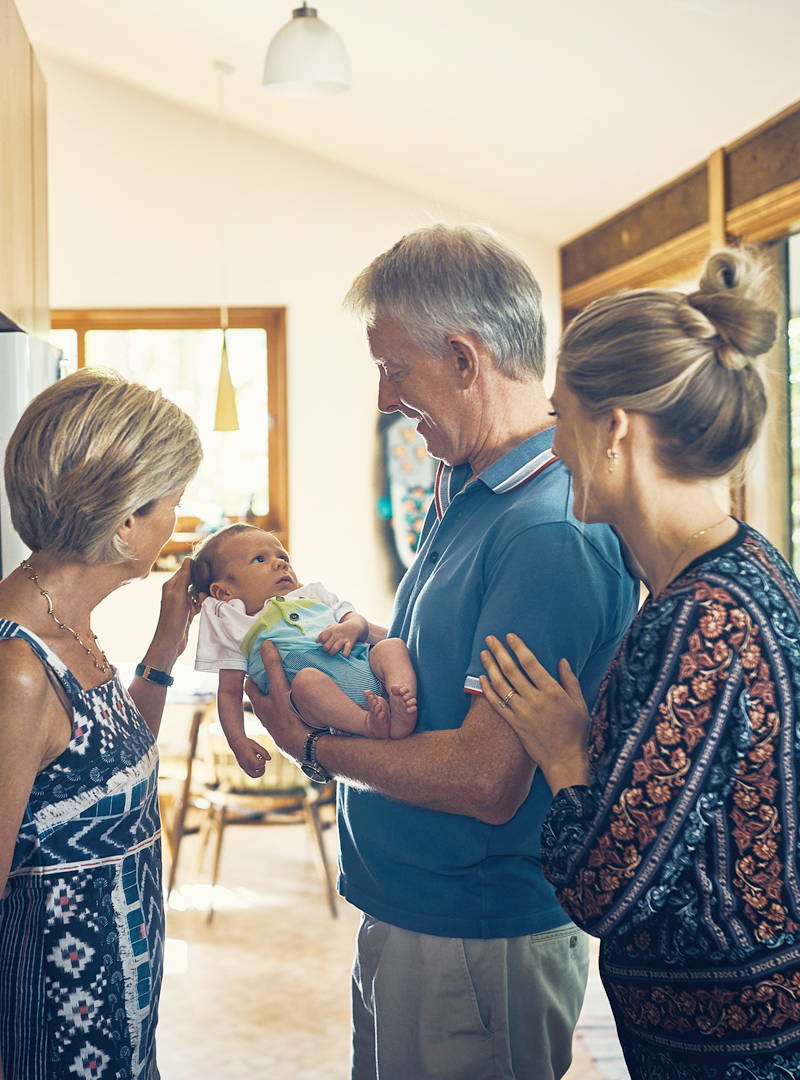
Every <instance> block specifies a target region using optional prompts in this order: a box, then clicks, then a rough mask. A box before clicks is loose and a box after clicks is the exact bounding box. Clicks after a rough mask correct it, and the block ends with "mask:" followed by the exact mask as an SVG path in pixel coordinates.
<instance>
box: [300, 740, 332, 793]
mask: <svg viewBox="0 0 800 1080" xmlns="http://www.w3.org/2000/svg"><path fill="white" fill-rule="evenodd" d="M320 735H330V731H329V730H328V728H315V729H314V731H310V732H309V733H308V735H307V736H306V743H305V747H304V748H303V764H304V765H309V766H311V768H312V769H313V770H314V772H315V773H317V774H318V775H319V777H320V779H319V780H317V783H319V784H327V783H328V782H329V781H331V780H332V779H333V777H332V776H331V775H330V773H329V772H328V770H327V769H325V768H324V767H323V766H322V765H321V764H320V763H319V761H317V739H319V737H320ZM314 779H316V777H315V778H314Z"/></svg>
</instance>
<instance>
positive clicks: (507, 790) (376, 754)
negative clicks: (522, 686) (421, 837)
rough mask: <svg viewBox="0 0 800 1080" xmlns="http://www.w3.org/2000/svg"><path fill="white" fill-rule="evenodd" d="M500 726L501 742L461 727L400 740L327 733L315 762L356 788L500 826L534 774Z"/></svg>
mask: <svg viewBox="0 0 800 1080" xmlns="http://www.w3.org/2000/svg"><path fill="white" fill-rule="evenodd" d="M501 723H502V722H498V732H497V734H496V737H494V738H492V739H491V740H488V739H487V740H482V741H481V744H480V745H478V744H477V741H476V738H475V736H474V735H473V734H472V733H470V732H466V733H465V732H464V731H463V729H459V730H455V731H424V732H419V733H418V734H415V735H410V736H409V737H408V738H406V739H398V740H383V739H355V738H346V737H342V736H340V735H323V736H322V737H321V738H320V739H318V740H317V758H318V760H319V762H320V764H321V765H323V767H324V768H325V769H327V770H328V772H330V773H331V774H332V775H333V776H335V777H337V779H340V780H346V781H347V782H348V783H351V784H353V785H355V786H357V787H364V788H368V789H369V790H372V791H377V792H379V793H380V794H382V795H389V796H391V797H392V798H394V799H400V800H401V801H403V802H408V803H412V804H414V805H415V806H424V807H426V808H428V809H430V810H441V811H444V812H446V813H450V814H463V815H465V816H467V817H475V818H478V819H480V820H481V821H486V822H488V823H490V824H493V825H499V824H502V823H504V822H505V821H508V820H509V818H511V817H513V815H514V813H515V812H516V810H517V809H518V807H519V805H520V804H521V802H522V801H523V800H524V798H525V796H526V795H527V793H528V791H529V790H530V783H531V777H532V776H533V766H532V763H531V761H530V759H529V758H528V757H527V755H525V754H524V752H522V753H520V749H521V748H520V745H519V742H518V740H517V738H516V736H515V735H514V734H513V732H512V731H511V730H510V728H509V729H505V725H503V726H502V727H501V726H500V724H501ZM504 729H505V730H504Z"/></svg>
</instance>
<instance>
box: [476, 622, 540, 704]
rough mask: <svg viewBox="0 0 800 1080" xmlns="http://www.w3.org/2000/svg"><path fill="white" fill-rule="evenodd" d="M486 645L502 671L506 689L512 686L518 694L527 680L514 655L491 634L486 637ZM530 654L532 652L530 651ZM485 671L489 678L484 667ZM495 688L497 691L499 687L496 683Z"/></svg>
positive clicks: (525, 685)
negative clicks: (506, 685)
mask: <svg viewBox="0 0 800 1080" xmlns="http://www.w3.org/2000/svg"><path fill="white" fill-rule="evenodd" d="M486 646H487V648H488V649H489V650H490V651H491V653H492V656H493V657H494V660H495V663H496V665H497V667H498V668H499V670H500V671H501V672H502V675H503V678H504V679H505V680H506V682H507V683H508V690H510V689H511V688H512V687H513V689H514V690H516V691H517V693H518V694H519V693H521V692H522V691H523V690H524V689H525V688H526V687H527V685H528V682H529V680H528V679H527V678H526V676H525V673H524V672H523V671H520V668H519V665H518V664H517V662H516V660H515V659H514V657H513V656H512V655H511V654H510V653H509V652H508V650H507V649H506V648H505V646H504V645H503V643H502V642H501V641H500V640H499V639H498V638H496V637H493V636H492V635H490V636H489V637H487V639H486ZM531 655H533V654H532V653H531ZM543 670H544V669H543ZM486 671H487V673H488V674H489V678H490V679H491V678H492V676H491V672H489V669H488V668H487V669H486ZM492 681H494V680H492ZM530 681H533V680H530ZM495 690H498V692H499V687H498V686H496V685H495Z"/></svg>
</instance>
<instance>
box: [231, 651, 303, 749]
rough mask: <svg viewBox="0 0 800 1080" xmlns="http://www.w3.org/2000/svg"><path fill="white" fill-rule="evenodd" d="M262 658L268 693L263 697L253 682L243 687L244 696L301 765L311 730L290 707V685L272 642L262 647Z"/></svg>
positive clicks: (279, 741) (266, 725)
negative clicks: (245, 695)
mask: <svg viewBox="0 0 800 1080" xmlns="http://www.w3.org/2000/svg"><path fill="white" fill-rule="evenodd" d="M261 659H262V661H263V663H264V670H265V671H266V673H267V679H268V685H269V690H270V692H269V694H268V695H267V694H262V693H261V691H260V690H259V688H258V687H257V686H256V684H255V683H254V682H253V680H252V679H247V680H246V681H245V684H244V689H245V693H246V694H247V696H248V697H249V698H250V701H251V702H252V705H253V712H254V713H255V714H256V716H257V717H258V719H259V720H260V721H261V723H262V724H263V725H264V727H265V728H266V729H267V731H268V732H269V733H270V735H271V736H272V738H273V739H274V740H275V743H276V745H277V746H278V748H279V749H280V751H281V752H282V753H283V754H284V756H285V757H288V758H291V759H292V760H293V761H296V762H299V761H302V760H303V750H304V748H305V743H306V737H307V735H308V732H309V728H308V727H307V726H306V725H305V724H304V723H303V721H302V720H300V719H299V717H297V716H296V715H295V713H294V712H293V711H292V707H291V705H290V704H289V684H288V682H287V681H286V675H285V674H284V672H283V664H282V663H281V658H280V655H279V653H278V650H277V649H276V648H275V646H274V645H273V644H272V642H271V641H265V642H263V644H262V645H261Z"/></svg>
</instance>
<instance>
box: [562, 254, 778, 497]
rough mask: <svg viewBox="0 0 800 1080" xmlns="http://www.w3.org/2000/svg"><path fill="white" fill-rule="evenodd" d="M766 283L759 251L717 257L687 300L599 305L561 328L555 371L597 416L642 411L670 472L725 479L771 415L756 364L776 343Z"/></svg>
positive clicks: (656, 295)
mask: <svg viewBox="0 0 800 1080" xmlns="http://www.w3.org/2000/svg"><path fill="white" fill-rule="evenodd" d="M765 277H766V271H765V268H764V267H763V264H762V263H760V261H759V260H758V257H757V256H756V254H755V253H754V252H752V251H750V250H747V249H737V250H732V249H731V250H725V251H721V252H718V253H717V254H716V255H712V257H711V258H710V259H709V260H708V262H707V263H706V266H705V268H704V270H703V274H702V277H701V279H700V285H699V288H698V289H697V291H696V292H693V293H690V294H689V295H688V296H687V295H685V294H684V293H679V292H671V291H667V290H662V289H641V290H634V291H631V292H626V293H620V294H618V295H616V296H607V297H604V298H603V299H601V300H596V301H595V302H594V303H592V304H590V305H589V306H588V307H587V308H586V309H585V310H584V311H582V312H581V313H580V314H579V315H578V316H577V317H576V318H575V319H574V320H573V321H572V322H571V323H570V325H569V326H568V327H567V329H566V330H565V332H564V337H563V339H562V343H561V350H560V352H559V371H560V372H561V374H562V375H563V377H564V378H565V380H566V382H567V385H568V386H569V387H570V389H571V390H572V391H573V392H574V393H575V394H577V396H578V397H579V398H580V400H581V401H582V402H583V404H584V406H585V407H586V408H588V409H590V410H592V411H593V412H600V411H603V410H605V409H611V408H623V409H630V410H632V411H636V412H643V413H646V414H647V415H648V416H649V417H650V418H651V420H652V423H653V428H654V431H655V433H656V435H657V438H658V441H659V449H660V453H661V459H662V462H663V464H664V466H665V468H667V469H668V470H669V471H670V472H671V473H673V474H674V475H676V476H682V477H697V476H707V477H711V476H724V475H725V474H726V473H728V472H730V471H731V469H733V468H734V467H735V466H736V465H737V464H738V463H739V462H740V461H741V459H742V458H743V456H744V455H745V454H746V453H747V451H748V450H749V449H750V447H751V446H752V445H753V443H754V442H755V441H756V438H757V437H758V432H759V430H760V427H761V423H762V421H763V419H764V413H765V411H766V396H765V393H764V386H763V383H762V381H761V376H760V375H759V373H758V371H757V369H756V367H755V365H754V364H753V363H752V360H753V359H754V358H755V357H757V356H760V355H762V354H763V353H765V352H767V350H768V349H769V348H770V346H771V345H772V342H773V340H774V338H775V326H776V317H775V312H774V311H771V310H769V309H768V308H767V307H766V300H765V295H766V289H765Z"/></svg>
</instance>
